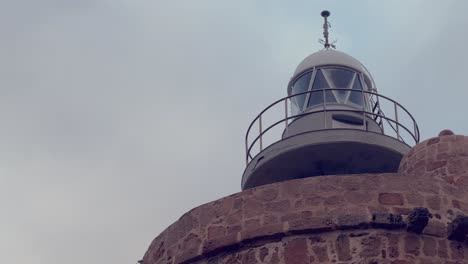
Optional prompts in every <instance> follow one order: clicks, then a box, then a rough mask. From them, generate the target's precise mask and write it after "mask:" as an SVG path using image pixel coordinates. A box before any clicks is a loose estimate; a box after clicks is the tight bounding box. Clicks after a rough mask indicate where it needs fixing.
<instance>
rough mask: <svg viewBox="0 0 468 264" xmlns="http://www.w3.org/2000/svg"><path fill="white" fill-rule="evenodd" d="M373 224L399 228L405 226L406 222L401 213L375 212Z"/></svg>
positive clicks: (373, 225)
mask: <svg viewBox="0 0 468 264" xmlns="http://www.w3.org/2000/svg"><path fill="white" fill-rule="evenodd" d="M371 226H372V227H377V228H385V229H398V228H404V227H405V226H406V224H405V223H404V222H403V218H402V217H401V215H395V214H389V213H374V214H372V222H371Z"/></svg>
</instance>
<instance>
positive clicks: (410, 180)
mask: <svg viewBox="0 0 468 264" xmlns="http://www.w3.org/2000/svg"><path fill="white" fill-rule="evenodd" d="M467 194H468V137H465V136H459V135H447V136H440V137H435V138H432V139H429V140H426V141H424V142H421V143H420V144H418V145H416V146H415V147H414V148H412V149H411V150H410V151H409V152H408V154H407V155H406V156H405V157H404V158H403V160H402V161H401V164H400V169H399V173H395V174H360V175H340V176H317V177H310V178H305V179H299V180H290V181H286V182H279V183H273V184H269V185H264V186H261V187H257V188H253V189H249V190H246V191H243V192H240V193H236V194H234V195H230V196H227V197H224V198H221V199H219V200H216V201H213V202H211V203H207V204H204V205H201V206H199V207H197V208H194V209H192V210H191V211H189V212H187V213H186V214H184V215H183V216H182V217H181V218H180V219H179V220H178V221H176V222H175V223H173V224H172V225H171V226H169V227H168V228H167V229H166V230H164V231H163V232H162V233H161V234H160V235H159V236H158V237H156V238H155V239H154V240H153V242H152V243H151V245H150V246H149V248H148V250H147V252H146V254H145V256H144V258H143V263H144V264H159V263H165V264H166V263H200V264H202V263H226V264H227V263H278V264H281V263H285V264H291V263H328V262H340V263H468V246H467V244H466V243H465V238H466V235H467V234H468V217H466V216H468V195H467Z"/></svg>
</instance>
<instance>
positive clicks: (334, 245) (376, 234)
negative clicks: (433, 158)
mask: <svg viewBox="0 0 468 264" xmlns="http://www.w3.org/2000/svg"><path fill="white" fill-rule="evenodd" d="M467 253H468V252H467V251H466V249H465V247H464V246H463V245H462V244H461V242H448V241H447V240H446V239H445V238H437V237H431V236H418V235H415V234H410V233H406V234H405V233H402V232H400V231H391V230H355V231H333V232H327V233H322V234H309V235H291V236H287V237H283V238H278V239H270V240H268V241H266V242H262V243H251V244H246V245H243V247H240V248H237V249H236V250H232V251H227V252H223V253H220V254H218V255H216V256H212V257H210V258H206V259H203V260H200V261H196V262H194V263H196V264H214V263H216V264H254V263H262V264H280V263H288V264H306V263H366V264H367V263H389V264H390V263H394V264H397V263H398V264H412V263H422V264H431V263H462V262H463V260H464V259H463V258H464V257H468V256H467V255H466V254H467ZM447 259H453V262H446V260H447Z"/></svg>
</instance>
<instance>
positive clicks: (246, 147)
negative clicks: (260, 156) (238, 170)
mask: <svg viewBox="0 0 468 264" xmlns="http://www.w3.org/2000/svg"><path fill="white" fill-rule="evenodd" d="M245 165H246V166H247V165H249V140H248V135H247V138H246V139H245Z"/></svg>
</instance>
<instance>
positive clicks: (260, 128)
mask: <svg viewBox="0 0 468 264" xmlns="http://www.w3.org/2000/svg"><path fill="white" fill-rule="evenodd" d="M258 129H259V131H260V133H259V134H258V135H259V136H260V151H262V150H263V140H262V136H263V135H262V116H261V115H260V117H259V118H258Z"/></svg>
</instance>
